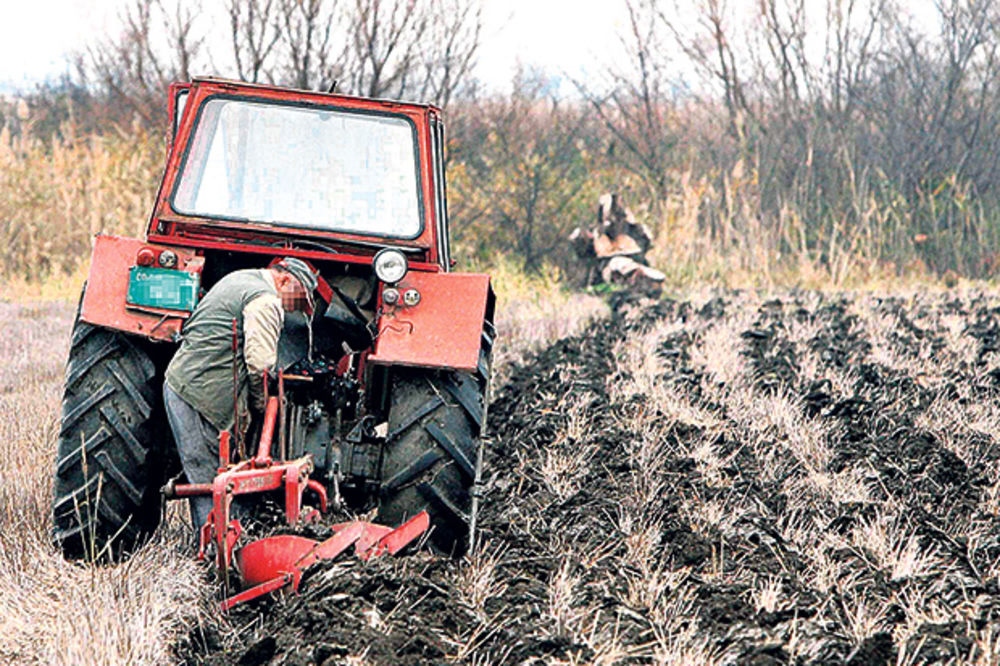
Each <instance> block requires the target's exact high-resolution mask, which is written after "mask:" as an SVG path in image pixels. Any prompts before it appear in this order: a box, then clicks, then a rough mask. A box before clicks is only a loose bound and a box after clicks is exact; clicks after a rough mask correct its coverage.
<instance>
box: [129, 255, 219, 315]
mask: <svg viewBox="0 0 1000 666" xmlns="http://www.w3.org/2000/svg"><path fill="white" fill-rule="evenodd" d="M200 285H201V279H200V276H199V275H198V274H197V273H185V272H184V271H175V270H170V269H166V268H147V267H146V266H133V267H132V268H131V269H130V270H129V276H128V295H126V297H125V302H126V303H127V304H128V305H138V306H142V307H147V308H163V309H165V310H184V311H187V312H190V311H191V310H194V306H195V305H196V304H197V303H198V287H199V286H200Z"/></svg>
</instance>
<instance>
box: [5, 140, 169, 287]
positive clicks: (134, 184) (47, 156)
mask: <svg viewBox="0 0 1000 666" xmlns="http://www.w3.org/2000/svg"><path fill="white" fill-rule="evenodd" d="M63 133H64V137H63V138H59V137H54V138H53V139H52V140H51V141H50V142H49V143H47V144H46V143H45V142H43V141H41V140H40V139H37V138H35V137H33V136H32V135H31V134H30V132H26V133H24V134H22V135H20V136H18V137H15V138H13V139H12V138H11V137H10V135H9V133H8V132H7V130H6V129H0V275H3V276H6V277H7V278H8V279H10V278H13V279H15V280H18V279H20V280H25V279H26V280H28V281H29V282H36V281H37V280H38V279H39V278H46V277H50V276H55V277H56V278H57V279H58V276H60V275H61V274H63V273H71V274H72V273H74V272H76V271H78V270H79V267H80V264H81V263H83V262H85V261H86V260H87V259H89V257H90V247H91V238H92V236H93V235H94V234H95V233H97V232H99V231H103V232H106V233H124V234H130V235H136V234H140V233H141V232H142V230H143V229H144V227H145V223H146V221H147V220H148V219H149V211H150V209H151V207H152V201H153V196H154V194H155V192H156V187H157V186H158V184H159V177H160V173H161V170H162V168H163V166H162V165H163V153H164V150H163V143H162V141H161V140H160V139H159V138H157V137H154V136H153V135H151V134H150V133H149V132H147V131H145V130H142V129H140V128H138V127H136V128H132V129H131V130H125V129H120V130H117V131H114V132H111V133H109V134H107V135H105V136H96V135H90V136H78V135H77V134H76V132H75V130H74V127H73V126H72V125H66V126H65V127H64V128H63ZM23 284H24V283H22V285H23Z"/></svg>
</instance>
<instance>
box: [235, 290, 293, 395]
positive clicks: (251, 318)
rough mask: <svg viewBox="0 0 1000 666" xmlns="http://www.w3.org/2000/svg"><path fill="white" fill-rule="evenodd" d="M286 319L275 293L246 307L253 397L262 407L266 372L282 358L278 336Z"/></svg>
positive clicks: (246, 345) (245, 333)
mask: <svg viewBox="0 0 1000 666" xmlns="http://www.w3.org/2000/svg"><path fill="white" fill-rule="evenodd" d="M284 321H285V311H284V310H283V309H282V307H281V299H280V298H279V297H278V296H277V295H275V294H262V295H260V296H258V297H257V298H255V299H253V300H252V301H250V302H249V303H247V305H246V307H245V308H243V340H244V346H243V356H244V358H245V359H246V363H247V374H248V378H249V382H250V399H251V401H252V404H253V406H254V407H255V408H256V409H258V410H259V409H263V407H264V372H265V371H266V372H271V371H273V370H274V364H275V363H276V362H277V360H278V338H279V337H281V327H282V325H283V324H284Z"/></svg>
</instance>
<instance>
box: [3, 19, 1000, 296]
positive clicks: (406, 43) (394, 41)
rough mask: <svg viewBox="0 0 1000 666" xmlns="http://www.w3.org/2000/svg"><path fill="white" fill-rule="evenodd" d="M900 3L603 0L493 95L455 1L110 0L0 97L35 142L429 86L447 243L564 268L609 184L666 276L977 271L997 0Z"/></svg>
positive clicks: (989, 178) (995, 135)
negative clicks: (255, 99) (103, 19)
mask: <svg viewBox="0 0 1000 666" xmlns="http://www.w3.org/2000/svg"><path fill="white" fill-rule="evenodd" d="M918 9H919V10H920V12H919V13H917V14H915V13H914V9H913V6H912V5H911V3H904V2H899V1H897V0H822V1H821V2H811V1H808V0H759V1H758V2H755V3H743V2H737V1H736V0H696V2H693V3H692V2H689V1H685V0H622V10H623V16H624V21H623V22H622V24H621V26H620V27H619V28H618V30H617V32H616V31H615V30H614V29H612V28H611V27H610V26H609V31H608V35H607V40H608V43H609V44H613V45H615V48H616V49H617V52H616V53H617V55H616V56H615V57H613V58H612V57H609V58H607V59H606V61H605V62H603V63H602V62H601V61H600V60H598V59H596V58H595V61H594V62H593V63H590V64H589V66H588V73H587V75H586V76H582V75H577V74H576V73H575V72H571V73H566V72H544V71H538V70H532V69H530V68H522V69H521V70H519V71H518V72H517V73H516V74H515V75H514V77H513V80H512V82H511V84H510V86H509V88H508V89H506V90H503V91H500V90H496V89H492V88H490V87H488V86H486V85H484V84H483V83H482V82H481V81H480V80H479V79H478V78H477V70H476V61H477V57H478V54H479V50H480V47H481V43H482V37H483V12H482V6H481V4H479V3H478V2H476V1H475V0H424V1H421V2H416V1H415V0H338V1H336V2H334V1H331V0H227V2H226V4H225V11H224V12H223V14H221V15H219V16H215V17H210V16H208V15H207V14H206V13H205V11H204V10H202V9H201V4H200V3H195V2H193V1H192V0H132V2H131V3H130V4H129V5H127V6H126V8H125V9H124V10H123V11H122V13H121V17H120V25H119V29H118V30H117V31H116V32H114V33H113V34H108V35H103V36H100V37H99V38H98V39H96V40H95V41H93V42H92V43H91V44H90V45H89V46H88V47H87V48H86V49H85V50H84V51H82V52H81V53H79V54H77V56H76V68H75V69H76V74H75V75H74V76H72V77H69V78H67V79H66V80H63V81H61V82H56V83H52V84H48V85H45V86H41V87H39V88H38V89H37V90H35V91H30V92H28V93H27V94H26V95H25V98H26V100H27V103H28V105H29V107H30V113H29V114H23V113H22V114H18V113H16V112H15V111H14V110H13V109H11V108H6V109H2V110H0V113H3V119H4V120H3V122H4V123H5V125H6V126H7V127H8V130H9V131H13V132H14V133H16V132H17V131H19V128H21V129H24V128H29V127H30V129H31V131H33V132H35V133H37V134H39V135H40V136H57V135H59V132H60V127H62V126H64V125H65V124H66V123H72V124H73V126H74V128H75V134H76V135H80V134H81V133H87V132H94V133H107V132H109V131H111V128H113V127H116V128H128V127H130V126H133V125H135V124H139V125H142V126H144V127H147V128H161V127H164V126H165V103H164V99H165V96H164V91H165V89H166V86H167V85H168V84H169V83H170V82H172V81H174V80H186V79H189V78H190V77H191V76H192V75H198V74H202V73H205V72H214V73H218V74H220V75H224V76H230V77H233V78H239V79H243V80H247V81H253V82H266V83H277V84H285V85H291V86H295V87H299V88H305V89H313V90H329V89H331V88H333V87H334V86H335V87H336V90H338V91H340V92H345V93H349V94H360V95H366V96H374V97H390V98H403V99H415V100H420V101H430V102H435V103H437V104H439V105H440V106H442V107H444V108H445V111H446V119H447V121H448V136H449V139H448V171H449V180H450V183H449V185H450V195H451V213H452V218H453V219H452V226H453V229H454V234H455V238H454V240H455V242H456V243H457V244H458V245H459V246H460V250H463V251H464V252H465V253H466V255H468V256H471V257H474V258H475V261H476V262H479V263H489V262H490V261H493V260H495V257H496V256H498V255H500V254H504V255H509V256H513V257H516V258H517V261H519V262H520V263H521V264H522V265H523V266H524V267H525V268H526V269H528V270H546V267H549V266H560V267H562V268H563V269H564V271H567V272H570V273H572V270H573V261H572V259H571V257H570V254H571V253H570V252H569V248H568V246H567V245H566V243H565V242H564V239H565V236H566V234H567V233H568V231H569V230H570V229H572V228H573V227H575V226H578V225H580V224H587V223H588V221H589V220H590V219H592V218H593V217H594V216H595V214H596V201H597V196H598V195H599V194H601V193H602V192H604V191H609V190H616V191H619V192H621V193H622V194H623V196H624V197H625V199H626V201H627V202H628V204H629V205H630V206H631V207H632V208H633V210H635V212H636V213H637V215H638V216H639V217H640V219H641V220H643V221H644V222H646V223H647V224H648V225H649V226H650V227H652V229H653V232H654V235H655V236H656V238H657V248H658V249H657V250H655V251H654V252H653V253H652V258H653V259H654V261H656V262H657V263H658V264H659V265H660V267H661V268H664V269H665V270H666V271H667V272H668V274H670V275H673V276H675V277H677V278H678V279H682V278H683V277H684V276H686V275H689V276H701V277H712V276H713V275H715V276H722V275H724V274H725V273H726V272H728V271H734V270H738V271H742V272H743V273H744V274H746V275H749V276H752V278H753V279H754V280H758V281H764V282H769V281H782V280H787V279H797V278H796V276H801V273H802V272H803V271H808V272H810V273H811V274H816V275H822V276H823V277H824V278H825V279H828V280H833V281H834V282H838V283H843V282H846V281H849V280H851V279H852V278H853V277H855V276H859V275H860V276H864V275H871V274H873V273H878V272H883V273H886V274H888V275H893V274H899V273H904V272H911V271H912V272H922V273H926V274H936V275H941V274H943V273H945V272H947V271H954V272H956V273H958V274H960V275H964V276H969V277H991V276H992V275H993V274H994V273H995V271H996V270H997V269H998V264H1000V255H998V253H997V249H996V248H997V242H998V240H1000V191H998V188H997V186H996V182H997V179H998V175H1000V173H998V168H1000V167H998V160H1000V103H998V102H1000V58H998V52H997V49H998V45H1000V6H998V3H997V2H995V1H994V0H933V1H932V2H929V3H923V4H921V5H920V6H919V7H918ZM223 20H224V21H225V26H224V27H225V30H224V31H222V30H221V28H220V27H218V24H219V23H220V21H223ZM210 28H211V29H213V30H214V32H210ZM223 34H225V35H226V39H225V40H223V39H222V37H221V35H223ZM210 35H211V36H212V39H213V41H212V42H211V43H209V41H208V40H209V39H210ZM605 50H608V51H610V50H611V49H603V48H602V51H605ZM512 59H513V56H512ZM560 82H561V85H558V84H559V83H560ZM25 117H30V120H25ZM657 252H658V254H657ZM789 276H791V277H789Z"/></svg>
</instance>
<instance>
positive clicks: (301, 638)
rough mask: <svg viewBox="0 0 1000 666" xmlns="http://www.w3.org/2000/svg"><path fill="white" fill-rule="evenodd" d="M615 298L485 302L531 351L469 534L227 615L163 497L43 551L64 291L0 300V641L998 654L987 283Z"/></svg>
mask: <svg viewBox="0 0 1000 666" xmlns="http://www.w3.org/2000/svg"><path fill="white" fill-rule="evenodd" d="M616 300H617V302H615V303H614V307H615V313H616V316H615V317H614V318H610V319H609V318H600V319H597V320H596V321H594V322H593V323H591V324H589V326H588V327H587V328H586V329H583V330H582V331H581V330H580V328H579V327H580V326H582V325H585V322H587V321H589V320H590V318H591V316H592V313H593V312H595V311H599V310H595V309H594V308H593V307H592V306H591V305H581V303H580V302H578V301H575V300H573V299H569V300H568V301H566V302H564V303H562V304H561V305H560V306H558V307H556V308H555V312H557V313H563V314H565V315H567V316H568V315H569V314H571V313H577V315H578V316H577V317H575V318H573V319H574V320H575V322H576V323H575V324H574V323H573V322H572V321H570V320H569V319H568V318H567V320H566V321H564V322H563V323H562V324H560V325H559V326H556V325H555V324H553V323H552V322H551V320H550V319H547V317H551V316H552V311H546V312H543V311H542V309H541V306H539V305H537V304H536V305H531V304H530V303H521V304H520V305H516V306H514V307H513V308H510V309H508V311H507V314H506V315H505V319H504V320H503V321H501V322H500V326H501V329H503V330H506V331H507V332H508V335H509V336H511V337H515V336H523V337H524V338H525V339H532V340H534V341H535V344H536V345H543V344H549V346H548V347H547V348H546V349H544V350H543V351H541V352H538V353H537V354H529V355H528V356H527V357H524V356H523V351H522V350H521V349H519V348H518V347H517V346H516V345H511V346H510V347H508V348H507V349H506V351H503V352H502V355H501V357H500V358H501V359H506V361H504V362H505V363H507V365H506V367H505V369H503V370H502V371H501V372H500V373H499V375H500V377H501V381H498V383H497V385H496V386H497V389H496V391H495V400H494V403H493V405H492V408H491V421H492V435H491V441H490V448H489V466H488V476H489V496H488V501H487V503H486V507H485V509H484V512H483V516H482V525H483V530H484V533H483V535H484V539H483V543H482V548H481V550H480V551H479V552H477V553H474V554H473V555H472V556H471V557H470V558H468V559H466V560H464V561H462V562H461V563H453V562H450V561H447V560H443V559H440V558H435V557H432V556H430V555H427V554H424V553H417V554H415V555H412V556H410V557H408V558H400V559H396V560H387V561H384V562H373V563H370V564H368V565H362V564H361V563H358V562H354V561H351V560H347V561H343V562H339V561H338V562H335V563H332V564H331V565H330V566H328V567H326V568H322V569H320V570H317V571H315V572H313V573H312V575H311V576H310V578H309V579H307V581H306V583H305V584H304V587H303V593H302V594H301V595H300V596H298V597H294V598H290V599H287V600H284V601H270V602H264V603H261V604H259V605H257V606H255V607H251V608H248V609H244V610H243V611H241V612H240V613H237V614H235V615H233V616H231V617H230V618H229V619H228V622H229V624H227V625H219V623H218V620H217V619H215V618H212V617H211V615H209V614H207V613H206V612H205V610H204V609H205V608H206V604H208V603H209V602H210V601H211V599H212V597H213V595H214V594H215V590H214V587H213V586H212V585H211V581H210V578H209V576H207V575H206V572H205V571H204V570H203V569H201V568H200V567H199V566H198V565H196V564H195V563H194V562H193V561H192V560H191V559H189V557H188V552H189V551H188V550H187V549H186V548H185V544H184V543H182V542H183V540H184V539H185V537H186V530H185V529H184V528H183V527H182V525H183V522H182V520H181V519H180V518H179V517H177V516H174V517H173V518H172V520H171V521H169V522H168V529H167V530H166V531H165V532H164V533H163V534H162V536H161V538H159V539H157V541H156V542H154V543H152V544H150V545H148V546H147V547H146V548H144V549H143V550H142V551H140V552H139V553H138V554H137V555H136V556H135V557H134V558H133V559H132V560H130V561H129V562H128V563H126V564H123V565H119V566H116V567H101V568H93V567H83V566H79V565H75V564H70V563H67V562H64V561H63V560H62V559H61V558H60V557H59V556H58V555H57V554H56V552H55V550H54V549H53V548H52V547H51V545H50V544H49V542H48V535H49V529H50V525H49V515H48V511H49V502H50V495H49V493H50V488H49V483H50V476H49V475H50V466H51V455H52V442H53V441H54V439H55V437H56V434H57V432H56V429H57V428H58V411H59V398H60V389H61V382H62V355H63V353H64V351H65V344H66V342H65V340H66V336H67V335H68V329H69V319H70V317H71V314H72V308H71V307H70V306H68V305H63V304H46V305H22V306H15V305H5V306H3V307H4V322H3V332H4V335H3V336H0V355H2V357H3V358H5V359H6V360H7V363H6V365H5V368H4V372H3V375H2V376H0V401H2V407H3V413H4V414H5V415H6V416H5V417H4V419H2V420H0V441H3V442H4V446H5V447H6V450H5V455H4V456H3V458H2V460H3V462H2V463H0V521H2V524H0V587H2V589H0V660H3V661H17V662H26V663H122V662H128V663H163V662H171V661H176V660H181V661H187V662H190V663H200V662H206V661H207V662H209V663H231V662H232V661H233V660H234V659H237V658H243V659H244V660H245V662H244V663H281V662H283V661H290V662H292V663H372V664H381V663H441V662H462V663H477V664H486V663H522V662H525V661H527V662H532V663H534V662H540V663H606V664H611V663H628V662H633V661H635V662H654V663H690V664H705V663H747V662H753V663H760V664H767V663H803V664H806V663H858V664H860V663H889V662H895V663H897V664H923V663H940V662H952V663H970V664H995V663H996V662H997V654H998V648H1000V635H998V632H997V626H998V613H1000V588H998V587H997V577H998V574H1000V471H998V464H997V462H998V458H1000V442H998V437H1000V411H998V408H997V407H996V404H997V397H1000V396H998V393H1000V379H998V378H1000V358H998V354H1000V315H998V314H997V313H998V312H1000V310H998V306H1000V297H997V296H996V295H994V294H980V293H975V292H968V293H956V292H952V293H949V294H940V295H928V294H920V293H915V294H907V295H901V296H876V295H859V296H855V295H828V294H818V293H813V292H792V293H783V294H780V295H778V296H777V297H775V298H764V297H763V296H760V295H758V294H756V293H754V292H719V293H715V292H702V293H697V294H693V295H692V296H691V297H690V299H689V300H688V301H685V302H673V301H669V300H666V301H651V300H641V299H639V298H638V297H635V296H619V297H618V298H617V299H616ZM513 312H517V313H520V316H519V318H517V319H511V318H510V317H511V313H513ZM526 313H527V314H526ZM539 322H542V323H539ZM567 332H568V333H569V335H568V336H567V337H563V338H558V339H555V341H554V342H552V340H553V339H554V338H555V337H556V336H561V335H564V334H565V333H567ZM511 337H508V340H510V339H511ZM517 358H524V360H523V362H522V363H517V362H516V359H517Z"/></svg>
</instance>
